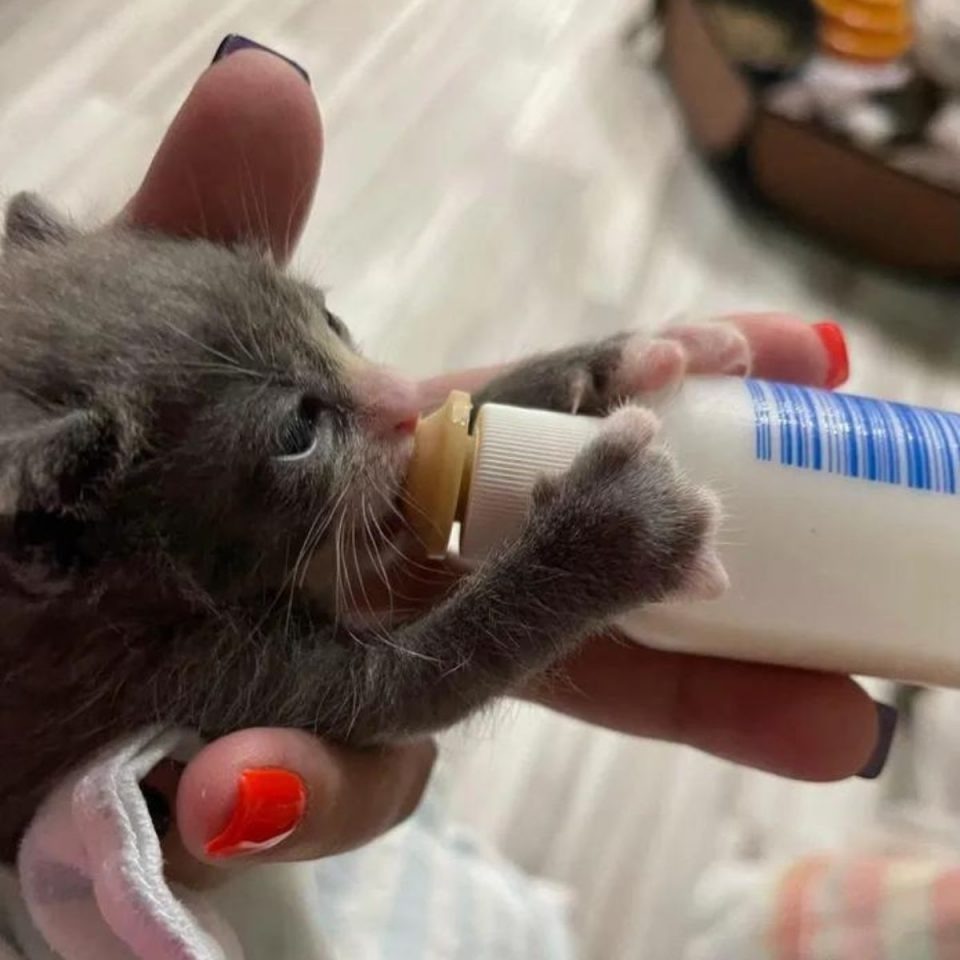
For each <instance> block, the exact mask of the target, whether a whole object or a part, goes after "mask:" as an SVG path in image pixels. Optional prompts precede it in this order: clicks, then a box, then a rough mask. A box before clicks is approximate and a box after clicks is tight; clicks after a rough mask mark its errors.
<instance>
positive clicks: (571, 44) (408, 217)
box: [0, 0, 960, 960]
mask: <svg viewBox="0 0 960 960" xmlns="http://www.w3.org/2000/svg"><path fill="white" fill-rule="evenodd" d="M634 11H635V7H634V3H632V2H631V0H483V2H476V0H271V2H266V0H222V2H217V3H205V2H204V3H201V2H199V0H125V2H120V0H0V190H2V191H3V192H4V193H9V192H12V191H13V190H15V189H19V188H26V187H29V188H32V189H38V190H40V191H42V192H44V193H46V194H47V195H48V196H49V197H50V198H51V199H53V200H55V201H57V202H60V203H62V204H64V205H65V206H67V207H68V208H69V209H70V210H71V211H72V212H73V213H74V214H75V215H77V216H79V217H83V216H87V215H89V216H92V217H100V216H105V215H108V214H110V213H112V212H113V211H114V210H115V209H116V208H117V206H118V205H119V204H120V203H121V202H122V201H123V199H124V198H125V196H126V195H127V194H128V193H129V191H130V190H131V189H132V188H133V187H134V186H135V185H136V183H137V181H138V179H139V177H140V175H141V173H142V171H143V170H144V168H145V165H146V163H147V162H148V160H149V157H150V154H151V151H152V150H153V148H154V146H155V145H156V143H157V142H158V140H159V137H160V135H161V133H162V131H163V129H164V126H165V124H166V123H167V121H168V120H169V119H170V118H171V116H172V115H173V113H174V112H175V111H176V109H177V107H178V105H179V103H180V101H181V99H182V97H183V96H184V94H185V93H186V91H187V89H188V88H189V85H190V83H191V81H192V79H193V78H194V77H195V76H196V75H197V74H198V73H199V71H201V70H202V69H203V68H204V66H205V65H206V63H207V60H208V59H209V57H210V56H211V55H212V53H213V50H214V49H215V48H216V46H217V43H218V42H219V40H220V38H221V37H222V35H223V34H225V33H227V32H230V31H235V32H241V33H245V34H247V35H249V36H252V37H254V38H256V39H258V40H259V41H261V42H263V43H266V44H270V45H273V46H275V47H276V48H278V49H280V50H282V51H283V52H285V53H286V54H288V55H289V56H292V57H294V58H295V59H297V60H299V61H300V62H301V63H302V64H303V65H304V66H305V67H306V68H307V69H308V70H309V71H310V73H311V74H312V76H313V80H314V85H315V89H316V92H317V95H318V97H319V98H320V101H321V104H322V106H323V111H324V115H325V118H326V126H327V143H328V153H327V158H326V163H325V171H324V179H323V184H322V187H321V190H320V194H319V198H318V202H317V205H316V208H315V211H314V215H313V218H312V220H311V223H310V226H309V228H308V230H307V234H306V236H305V239H304V243H303V246H302V248H301V251H300V255H299V256H298V258H297V268H298V269H299V270H301V271H303V272H305V273H307V274H308V275H310V276H312V277H314V278H315V279H317V280H318V281H320V282H321V283H322V284H323V285H324V286H325V287H327V288H328V289H329V291H330V298H331V303H332V305H333V307H334V308H335V310H336V311H337V312H338V313H339V314H340V315H342V316H343V317H344V318H345V319H346V320H347V322H348V323H350V324H351V326H352V327H353V328H354V330H355V331H356V332H357V333H358V334H359V335H360V338H361V339H362V340H363V341H364V342H365V344H366V346H367V347H368V348H369V350H370V352H371V353H373V354H375V355H376V356H378V357H379V358H382V359H385V360H391V361H393V362H394V363H397V364H399V365H401V366H402V367H404V368H406V369H407V370H408V371H410V372H412V373H416V374H426V373H432V372H436V371H439V370H441V369H445V368H450V367H452V366H455V365H467V364H469V365H473V364H479V363H485V362H488V361H493V360H499V359H506V358H509V357H512V356H516V355H519V354H521V353H524V352H526V351H530V350H532V349H539V348H544V347H549V346H555V345H561V344H564V343H568V342H571V341H573V340H575V339H577V338H582V337H586V336H593V335H600V334H604V333H608V332H611V331H614V330H617V329H620V328H624V327H634V328H652V327H653V326H655V325H657V324H659V323H662V322H664V321H666V320H668V319H669V318H671V317H674V316H676V315H678V314H683V313H687V314H689V315H693V316H697V315H700V316H704V315H711V314H715V313H719V312H723V311H729V310H732V309H763V308H777V309H787V310H794V311H799V312H800V313H802V314H803V315H804V316H806V317H808V318H809V319H810V320H811V321H812V320H817V319H820V318H823V317H833V318H836V319H837V320H840V321H841V322H843V323H844V324H845V325H846V326H847V329H848V331H849V333H850V337H851V341H852V347H853V365H854V376H853V380H852V383H851V387H852V388H855V389H859V390H867V391H871V392H876V393H878V394H881V395H885V396H890V397H895V398H898V399H905V400H909V401H922V402H929V403H934V404H945V405H952V406H955V407H956V408H957V409H960V391H958V389H957V385H956V378H955V375H954V374H953V372H952V369H951V364H953V365H956V363H957V361H958V360H960V317H958V315H957V314H958V312H957V310H956V308H955V303H956V294H955V293H952V292H945V291H931V290H928V289H923V288H920V287H914V286H910V285H907V284H905V283H903V282H902V281H899V280H896V279H892V278H889V277H884V276H882V275H879V274H876V273H874V272H872V271H869V270H867V269H864V268H862V267H856V266H851V265H849V264H845V263H842V262H840V261H838V260H836V259H835V258H834V257H833V256H832V255H830V254H829V253H826V252H824V251H822V250H820V249H818V248H816V247H815V246H813V245H811V244H810V243H808V242H807V241H806V240H804V239H802V238H797V237H796V236H794V235H792V234H791V233H789V232H788V231H784V230H782V229H781V228H779V227H777V226H772V225H769V224H761V223H759V222H756V221H755V220H750V219H744V217H743V216H742V215H741V214H740V213H739V212H737V211H736V210H735V209H734V208H733V207H731V205H730V204H729V203H728V202H727V200H726V199H725V198H724V197H723V196H722V195H721V194H720V193H719V192H718V191H717V189H716V187H715V184H714V183H713V182H712V181H711V179H710V178H709V177H708V176H707V175H706V174H705V173H704V172H703V171H702V170H701V168H700V166H699V165H698V163H697V162H696V161H695V160H694V159H693V158H691V157H690V156H689V155H688V153H687V152H686V149H685V147H684V137H683V134H682V132H681V130H680V129H679V127H678V124H677V121H676V116H675V114H674V111H673V109H672V106H671V103H670V100H669V97H668V95H667V93H666V91H665V90H664V89H663V87H662V85H661V83H660V81H659V80H658V78H657V77H656V76H655V75H654V74H653V73H652V72H650V71H649V70H647V69H645V68H644V67H643V66H642V65H640V64H638V63H637V61H636V60H635V59H634V58H632V57H631V56H629V55H628V54H627V53H626V52H625V50H624V49H623V47H622V46H621V44H620V42H619V37H620V33H621V30H622V28H623V27H624V25H625V22H626V20H627V18H628V17H629V16H630V15H631V14H632V13H633V12H634ZM495 729H496V731H497V733H496V735H495V736H494V737H493V739H492V740H490V738H488V737H480V738H479V740H481V741H483V743H484V746H483V750H484V751H486V759H484V760H483V761H482V762H478V765H475V766H474V767H472V768H470V769H472V770H473V772H472V774H471V773H470V770H467V771H466V772H465V773H464V778H465V779H463V780H462V781H461V785H460V791H459V795H458V800H457V802H458V805H459V807H458V808H459V809H460V810H461V811H462V812H463V814H464V815H465V816H467V817H469V818H470V819H472V820H473V822H475V823H476V824H478V825H479V826H480V827H481V828H483V829H484V830H485V832H487V834H488V835H490V836H491V837H493V838H494V839H496V840H498V841H499V842H502V843H504V844H505V845H506V846H508V847H509V848H510V849H511V851H512V852H514V853H515V855H517V856H518V857H519V859H520V860H521V861H522V862H524V863H526V864H527V865H528V866H530V867H532V868H537V869H542V870H544V871H546V872H548V873H550V874H551V875H553V876H555V877H558V878H561V879H565V880H567V881H568V882H572V883H574V884H575V885H577V886H579V887H580V889H581V892H582V894H583V897H582V901H581V907H580V910H579V914H578V916H579V922H580V926H581V930H582V932H583V935H584V941H585V952H586V954H587V955H588V956H591V957H596V958H603V960H616V958H619V957H624V958H627V957H643V958H644V960H675V958H677V957H678V956H679V949H680V948H679V943H680V939H681V927H682V916H683V908H684V905H685V903H686V900H687V898H688V896H689V888H690V884H691V883H692V881H693V878H695V876H696V872H697V870H698V869H699V866H700V865H701V864H702V862H703V860H704V858H705V857H706V856H707V855H708V853H709V841H710V840H712V839H713V838H714V837H715V835H716V832H717V830H718V829H719V826H718V825H719V824H720V822H721V817H722V814H723V812H724V811H727V810H729V809H730V805H731V803H732V802H733V800H732V799H731V798H733V797H734V796H735V795H736V789H737V784H738V783H742V780H738V779H737V778H736V776H735V774H734V773H733V771H732V769H731V768H728V767H726V766H724V765H721V764H715V763H713V762H712V761H707V760H704V759H703V758H700V757H696V756H694V755H692V754H688V753H685V752H683V751H679V750H677V749H675V748H672V747H666V746H663V745H657V744H624V743H623V742H622V741H620V740H619V739H617V738H611V737H608V736H605V735H604V736H601V735H597V734H592V733H587V732H585V731H583V730H582V729H580V728H577V727H574V726H572V725H562V724H558V723H556V722H554V721H552V720H546V719H544V717H543V716H541V715H535V714H524V715H523V718H522V719H521V720H520V721H518V722H517V724H512V723H511V721H510V719H509V718H502V719H501V720H500V721H498V722H497V724H496V725H495ZM468 742H469V738H468ZM491 743H492V744H493V745H494V748H495V749H492V748H491ZM460 749H461V751H462V750H464V749H468V748H463V747H461V748H460ZM460 755H461V758H462V753H461V754H460ZM548 758H553V759H552V760H550V763H552V766H551V765H550V764H548V762H547V761H548ZM538 763H539V766H538ZM468 766H469V764H468ZM531 788H533V789H534V790H535V792H536V795H535V796H533V795H531ZM801 789H802V788H796V791H800V790H801ZM833 795H834V796H836V794H833ZM789 796H791V797H794V798H795V797H797V796H799V794H798V793H796V792H795V793H793V794H789ZM824 796H825V795H824ZM545 798H548V799H545ZM783 802H787V801H783ZM545 804H547V805H548V806H549V810H548V811H545V810H544V809H543V808H544V805H545ZM614 848H618V849H620V850H621V851H622V850H624V849H628V850H629V851H630V852H629V856H624V855H622V853H621V855H619V856H615V855H614ZM600 861H604V862H609V863H612V864H614V865H613V866H610V867H609V869H607V870H606V871H600V873H599V874H598V871H597V869H596V865H597V863H598V862H600Z"/></svg>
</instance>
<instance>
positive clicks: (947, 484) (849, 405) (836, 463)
mask: <svg viewBox="0 0 960 960" xmlns="http://www.w3.org/2000/svg"><path fill="white" fill-rule="evenodd" d="M747 389H748V390H749V392H750V397H751V399H752V401H753V411H754V423H755V428H756V438H755V439H756V455H757V457H758V458H759V459H760V460H770V461H772V462H775V463H781V464H783V465H784V466H791V467H802V468H805V469H808V470H822V471H825V472H827V473H837V474H841V475H842V476H845V477H859V478H861V479H863V480H873V481H875V482H877V483H892V484H897V485H900V486H906V487H912V488H913V489H915V490H930V491H933V492H935V493H947V494H956V492H957V479H958V476H960V415H958V414H954V413H944V412H943V411H940V410H928V409H926V408H923V407H909V406H905V405H904V404H900V403H888V402H886V401H883V400H871V399H867V398H865V397H855V396H851V395H849V394H842V393H829V392H827V391H825V390H812V389H809V388H805V387H795V386H790V385H787V384H779V383H762V382H760V381H756V380H748V381H747Z"/></svg>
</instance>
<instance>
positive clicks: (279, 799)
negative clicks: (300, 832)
mask: <svg viewBox="0 0 960 960" xmlns="http://www.w3.org/2000/svg"><path fill="white" fill-rule="evenodd" d="M306 808H307V788H306V785H305V784H304V782H303V780H301V779H300V777H298V776H297V774H295V773H292V772H291V771H289V770H282V769H280V768H278V767H264V768H262V769H257V770H244V771H243V773H242V774H240V780H239V782H238V783H237V802H236V805H235V806H234V808H233V812H232V813H231V815H230V820H229V821H228V822H227V825H226V826H225V827H224V828H223V830H222V831H221V832H220V833H219V834H217V836H215V837H214V838H213V839H212V840H211V841H210V842H209V843H208V844H207V847H206V851H207V854H208V855H209V856H211V857H233V856H236V855H237V854H241V853H259V852H261V851H263V850H269V849H270V848H271V847H275V846H276V845H277V844H278V843H281V842H282V841H284V840H286V839H287V837H289V836H290V834H292V833H293V831H294V830H296V829H297V827H298V825H299V824H300V821H301V820H302V819H303V814H304V811H305V810H306Z"/></svg>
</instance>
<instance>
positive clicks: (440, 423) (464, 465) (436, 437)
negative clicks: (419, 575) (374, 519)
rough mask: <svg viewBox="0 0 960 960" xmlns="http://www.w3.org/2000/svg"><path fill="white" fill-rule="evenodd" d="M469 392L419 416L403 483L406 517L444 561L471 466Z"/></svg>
mask: <svg viewBox="0 0 960 960" xmlns="http://www.w3.org/2000/svg"><path fill="white" fill-rule="evenodd" d="M472 410H473V403H472V402H471V399H470V394H468V393H464V392H462V391H460V390H454V391H453V392H452V393H451V394H450V396H449V397H447V401H446V403H444V405H443V406H442V407H440V409H439V410H436V411H435V412H434V413H432V414H430V415H429V416H426V417H423V418H421V420H420V422H419V423H418V424H417V429H416V433H415V434H414V438H413V455H412V456H411V459H410V466H409V468H408V470H407V479H406V483H405V493H406V503H405V506H404V513H405V514H406V518H407V521H408V522H409V524H410V526H411V527H412V528H413V532H414V533H415V534H416V536H417V538H418V539H419V540H420V542H421V543H422V544H423V546H424V548H425V550H426V551H427V555H428V556H430V557H433V558H437V557H443V556H445V555H446V553H447V548H448V546H449V544H450V535H451V533H452V532H453V525H454V523H455V522H456V521H457V520H458V519H460V514H461V513H462V510H463V503H464V500H465V497H466V491H467V488H468V486H469V482H470V473H471V470H472V466H473V452H474V439H473V437H471V435H470V414H471V412H472Z"/></svg>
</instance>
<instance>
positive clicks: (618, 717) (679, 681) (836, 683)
mask: <svg viewBox="0 0 960 960" xmlns="http://www.w3.org/2000/svg"><path fill="white" fill-rule="evenodd" d="M530 696H531V697H532V698H533V699H535V700H537V701H539V702H541V703H544V704H546V705H547V706H550V707H552V708H554V709H557V710H560V711H561V712H564V713H568V714H571V715H573V716H576V717H579V718H580V719H582V720H586V721H589V722H591V723H595V724H599V725H601V726H606V727H609V728H611V729H614V730H620V731H622V732H625V733H630V734H634V735H637V736H643V737H654V738H658V739H663V740H671V741H676V742H679V743H684V744H687V745H689V746H692V747H696V748H698V749H700V750H704V751H706V752H708V753H712V754H714V755H716V756H718V757H723V758H725V759H728V760H733V761H735V762H737V763H741V764H745V765H748V766H751V767H757V768H759V769H761V770H768V771H771V772H773V773H777V774H780V775H782V776H787V777H793V778H795V779H800V780H818V781H825V780H838V779H842V778H844V777H848V776H851V775H853V774H855V773H858V772H860V771H862V770H863V769H864V768H865V767H866V766H867V765H868V762H869V761H870V760H871V758H873V757H874V751H875V748H876V746H877V743H878V740H879V739H880V734H881V731H880V730H879V727H878V714H877V708H876V705H875V704H874V703H873V701H872V700H870V698H869V697H868V696H867V694H866V693H865V692H864V691H863V690H862V689H861V688H860V687H859V686H857V684H855V683H854V682H853V681H852V680H850V679H849V678H847V677H840V676H832V675H828V674H819V673H812V672H806V671H800V670H788V669H784V668H780V667H771V666H765V665H761V664H746V663H737V662H733V661H728V660H717V659H712V658H709V657H697V656H688V655H684V654H677V653H668V652H663V651H657V650H652V649H649V648H646V647H642V646H639V645H635V644H630V643H626V642H623V641H620V640H618V639H616V638H610V637H608V638H597V639H595V640H593V641H591V642H590V643H589V644H587V645H586V646H585V647H584V648H583V649H582V651H581V652H580V653H578V654H577V655H576V656H575V657H574V658H573V659H571V660H570V661H569V662H568V663H567V664H566V665H565V666H564V670H563V676H562V677H559V676H558V677H556V678H552V679H549V680H541V681H539V682H538V684H537V686H535V687H534V688H533V689H532V690H531V691H530Z"/></svg>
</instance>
